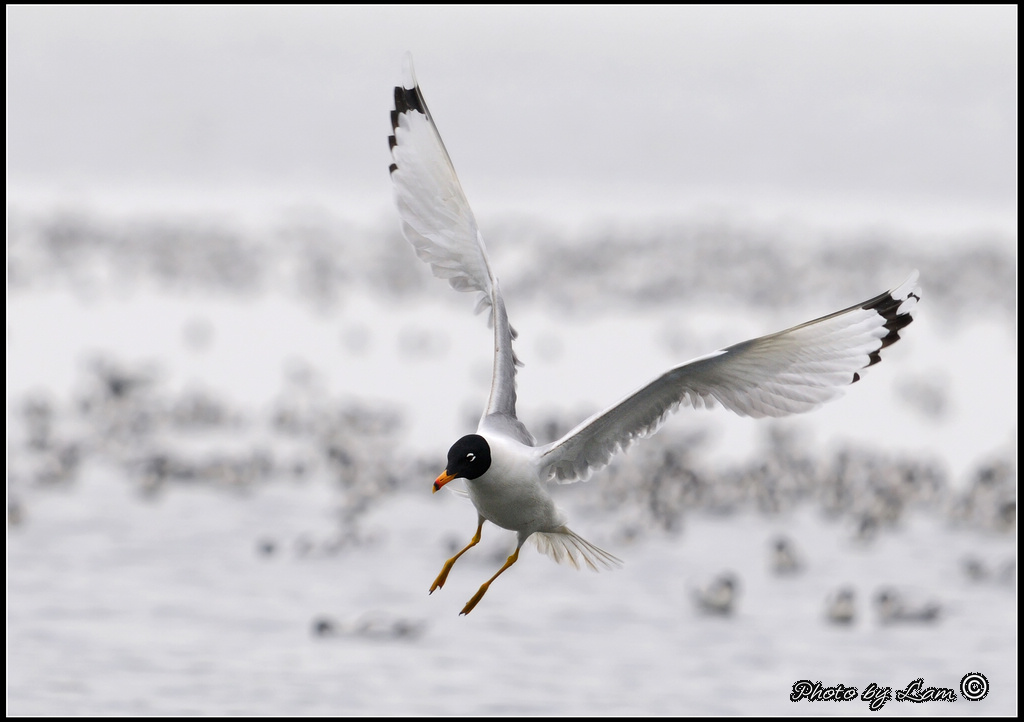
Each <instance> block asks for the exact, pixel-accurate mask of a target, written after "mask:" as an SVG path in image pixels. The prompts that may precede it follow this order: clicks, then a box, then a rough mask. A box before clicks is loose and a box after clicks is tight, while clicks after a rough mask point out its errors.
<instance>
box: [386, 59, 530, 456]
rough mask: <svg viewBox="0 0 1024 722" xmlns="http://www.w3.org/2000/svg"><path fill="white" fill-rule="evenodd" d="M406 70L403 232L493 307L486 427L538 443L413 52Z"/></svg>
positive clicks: (492, 284)
mask: <svg viewBox="0 0 1024 722" xmlns="http://www.w3.org/2000/svg"><path fill="white" fill-rule="evenodd" d="M404 74H405V78H404V81H403V84H402V85H400V86H396V87H395V108H394V110H392V111H391V128H392V132H393V135H391V137H390V138H388V143H389V145H390V146H391V157H392V159H393V161H394V162H393V163H392V164H391V181H392V183H393V184H394V189H395V203H396V204H397V206H398V214H399V216H400V217H401V219H402V233H403V234H404V235H405V237H406V239H407V240H408V241H409V242H410V243H411V244H412V245H413V247H414V248H415V249H416V255H418V256H419V257H420V258H421V259H422V260H424V261H426V262H427V263H429V264H430V268H431V270H432V271H433V273H434V275H435V276H438V277H439V278H445V279H447V280H448V283H449V284H451V287H452V288H454V289H455V290H456V291H475V292H477V293H478V294H479V297H478V302H477V306H476V311H477V313H479V312H481V311H483V310H486V309H490V311H491V313H490V314H489V315H488V320H489V324H490V325H491V326H492V327H493V328H494V369H493V375H492V379H491V394H490V398H489V399H488V402H487V407H486V408H485V409H484V413H483V416H482V417H481V420H480V424H481V428H490V429H500V430H502V431H503V432H504V433H507V434H512V435H513V436H515V437H516V438H518V439H519V440H520V441H522V442H523V443H524V444H527V445H529V446H532V445H533V443H534V440H533V436H531V435H530V432H529V431H527V430H526V427H525V426H523V425H522V423H520V422H519V420H518V419H517V418H516V389H515V377H516V366H521V365H522V363H521V362H520V361H519V358H518V357H517V356H516V354H515V351H514V350H513V348H512V341H513V339H515V337H516V332H515V329H513V328H512V326H511V325H510V324H509V321H508V315H507V314H506V312H505V303H504V301H503V300H502V297H501V291H500V289H499V287H498V279H497V278H496V277H495V276H494V273H493V272H492V271H491V266H490V261H489V260H488V258H487V251H486V249H485V248H484V241H483V238H482V237H481V235H480V231H479V229H478V228H477V225H476V218H475V217H474V216H473V210H472V209H471V208H470V207H469V201H467V200H466V194H465V193H463V192H462V185H461V184H460V183H459V178H458V176H457V175H456V174H455V167H454V166H453V165H452V161H451V158H449V157H448V151H447V150H446V149H445V147H444V143H443V142H442V140H441V135H440V133H438V132H437V127H436V126H435V125H434V120H433V118H432V117H431V115H430V111H429V110H428V109H427V103H426V101H425V100H424V99H423V93H422V91H421V90H420V88H419V85H418V84H417V83H416V75H415V73H414V71H413V67H412V57H411V56H410V55H408V54H407V55H406V56H405V63H404Z"/></svg>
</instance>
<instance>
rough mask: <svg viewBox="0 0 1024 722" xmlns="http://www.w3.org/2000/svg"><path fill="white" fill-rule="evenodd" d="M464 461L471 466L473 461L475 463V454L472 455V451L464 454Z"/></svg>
mask: <svg viewBox="0 0 1024 722" xmlns="http://www.w3.org/2000/svg"><path fill="white" fill-rule="evenodd" d="M466 461H468V462H469V463H471V464H472V463H473V462H474V461H476V454H474V453H473V452H472V451H471V452H469V453H468V454H466Z"/></svg>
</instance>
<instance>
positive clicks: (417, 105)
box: [391, 85, 427, 128]
mask: <svg viewBox="0 0 1024 722" xmlns="http://www.w3.org/2000/svg"><path fill="white" fill-rule="evenodd" d="M413 111H415V112H417V113H423V115H427V104H426V103H425V102H423V93H421V92H420V89H419V86H416V87H412V88H403V87H402V86H401V85H396V86H395V110H394V111H393V112H392V113H391V127H392V128H396V127H397V126H398V116H399V115H401V114H402V113H410V112H413Z"/></svg>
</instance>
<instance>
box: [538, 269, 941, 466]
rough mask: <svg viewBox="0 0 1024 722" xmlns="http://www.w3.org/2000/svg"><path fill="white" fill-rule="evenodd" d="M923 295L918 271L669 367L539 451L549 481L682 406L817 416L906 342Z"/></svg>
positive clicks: (594, 460) (601, 461)
mask: <svg viewBox="0 0 1024 722" xmlns="http://www.w3.org/2000/svg"><path fill="white" fill-rule="evenodd" d="M920 297H921V291H920V288H919V287H918V285H917V271H914V272H913V273H912V274H911V276H910V277H909V278H908V279H907V280H906V281H904V282H903V284H902V285H900V286H899V287H898V288H895V289H893V290H892V291H887V292H886V293H883V294H880V295H878V296H876V297H875V298H872V299H870V300H868V301H865V302H864V303H860V304H857V305H856V306H851V307H850V308H847V309H845V310H843V311H838V312H836V313H833V314H830V315H828V316H824V317H822V318H819V319H817V320H814V321H809V322H808V323H805V324H802V325H800V326H795V327H793V328H791V329H788V330H786V331H781V332H779V333H774V334H771V335H769V336H762V337H761V338H756V339H753V340H750V341H744V342H743V343H738V344H736V345H735V346H730V347H728V348H725V349H722V350H721V351H716V352H715V353H711V354H708V355H706V356H701V357H700V358H696V359H694V360H693V361H690V362H688V363H684V364H682V365H680V366H676V367H675V368H673V369H670V370H669V371H667V372H666V373H664V374H662V375H661V376H659V377H658V378H657V379H655V380H654V381H652V382H651V383H649V384H647V385H646V386H644V387H643V388H641V389H639V390H638V391H636V392H634V393H632V394H630V395H629V396H627V397H626V398H625V399H623V400H622V401H620V402H619V403H618V404H616V405H615V406H612V407H611V408H609V409H606V410H605V411H602V412H600V413H598V414H595V415H594V416H591V417H590V418H589V419H587V420H586V421H584V422H583V423H582V424H580V425H579V426H577V427H576V428H575V429H573V430H572V431H570V432H569V433H567V434H566V435H565V436H563V437H562V438H561V439H559V440H557V441H555V442H553V443H551V444H548V445H547V446H544V447H540V448H539V449H538V450H537V451H538V455H539V460H540V466H541V473H542V476H543V477H544V478H548V479H552V480H555V481H558V482H561V483H568V482H572V481H578V480H585V479H586V478H587V477H589V476H590V474H591V472H593V471H596V470H597V469H600V468H601V467H603V466H605V465H606V464H607V463H608V462H609V461H610V460H611V458H612V456H613V455H614V454H615V453H616V452H618V451H619V450H621V449H625V448H627V447H628V446H629V445H630V444H632V443H633V441H635V440H636V439H639V438H643V437H645V436H650V435H651V434H653V433H654V432H655V431H657V430H658V428H659V427H660V426H661V424H662V423H664V421H665V419H666V418H667V417H668V415H669V414H671V413H672V412H673V411H675V410H676V409H677V408H679V406H680V405H681V404H688V405H690V406H693V407H695V408H701V407H707V408H710V407H713V406H715V404H716V403H720V404H721V405H722V406H724V407H725V408H727V409H729V410H730V411H735V412H736V413H737V414H740V415H741V416H753V417H755V418H759V417H763V416H788V415H789V414H799V413H803V412H805V411H810V410H811V409H814V408H816V407H817V406H819V405H821V404H822V403H824V402H826V401H830V400H832V399H834V398H836V397H838V396H841V395H842V393H843V389H844V387H846V386H848V385H849V384H852V383H854V382H856V381H859V380H860V375H861V372H862V371H863V369H865V368H867V367H868V366H872V365H874V364H876V363H878V362H879V361H880V360H881V356H880V355H879V354H880V352H881V350H882V349H884V348H886V347H887V346H889V345H891V344H893V343H895V342H896V341H898V340H899V338H900V335H899V332H900V330H901V329H903V328H904V327H905V326H907V325H908V324H909V323H910V322H911V321H912V320H913V316H912V313H911V312H912V311H913V309H914V306H915V305H916V304H917V302H918V300H919V299H920Z"/></svg>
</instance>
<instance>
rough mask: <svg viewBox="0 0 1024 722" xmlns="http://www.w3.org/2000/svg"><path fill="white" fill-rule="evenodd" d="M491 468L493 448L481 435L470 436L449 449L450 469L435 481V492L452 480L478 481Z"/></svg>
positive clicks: (464, 437)
mask: <svg viewBox="0 0 1024 722" xmlns="http://www.w3.org/2000/svg"><path fill="white" fill-rule="evenodd" d="M489 468H491V447H490V446H488V444H487V441H486V440H485V439H484V437H482V436H480V435H479V434H469V435H468V436H463V437H462V438H461V439H459V440H458V441H456V442H455V443H454V444H452V448H450V449H448V467H447V468H446V469H445V470H444V473H443V474H441V475H440V476H439V477H437V479H436V480H435V481H434V491H437V490H438V489H440V488H441V487H442V486H444V485H445V484H447V483H448V482H449V481H451V480H452V479H477V478H479V477H481V476H483V475H484V473H486V471H487V470H488V469H489Z"/></svg>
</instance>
